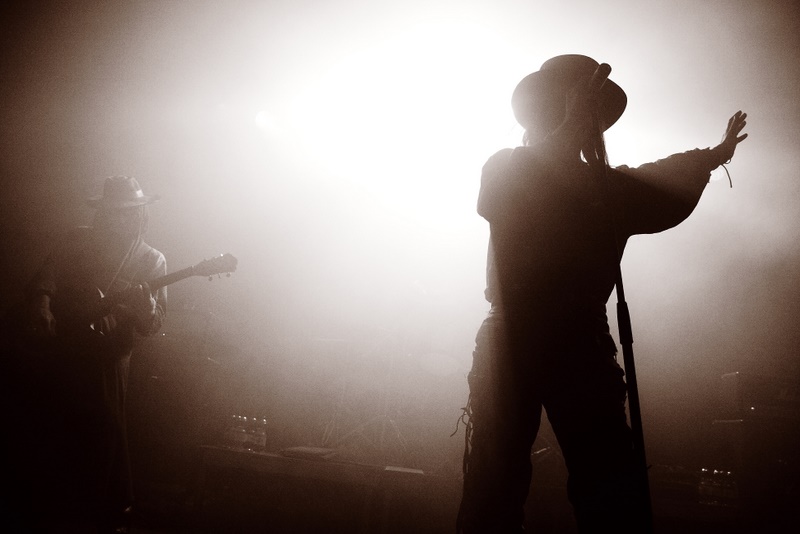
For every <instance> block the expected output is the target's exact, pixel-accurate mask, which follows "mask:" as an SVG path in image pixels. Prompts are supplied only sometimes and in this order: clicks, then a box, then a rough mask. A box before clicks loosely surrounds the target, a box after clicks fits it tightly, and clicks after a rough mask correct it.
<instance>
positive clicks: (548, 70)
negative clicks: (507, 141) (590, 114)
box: [511, 54, 628, 133]
mask: <svg viewBox="0 0 800 534" xmlns="http://www.w3.org/2000/svg"><path fill="white" fill-rule="evenodd" d="M598 66H599V63H597V61H595V60H594V59H592V58H590V57H587V56H582V55H579V54H566V55H563V56H556V57H554V58H550V59H548V60H547V61H545V62H544V64H543V65H542V66H541V68H540V69H539V70H538V71H536V72H534V73H533V74H529V75H527V76H525V77H524V78H523V79H522V81H520V82H519V84H518V85H517V87H516V89H514V93H513V95H512V96H511V108H512V109H513V111H514V118H516V119H517V122H518V123H520V124H521V125H522V126H523V127H524V128H525V129H526V130H538V131H540V132H543V133H549V132H551V131H553V130H554V129H555V128H557V127H558V125H559V124H561V122H562V121H563V120H564V114H565V113H566V108H567V94H568V93H569V91H570V89H572V87H573V86H574V85H575V84H576V83H577V82H579V81H580V80H581V79H582V78H587V77H590V76H591V75H592V74H594V71H595V70H596V69H597V67H598ZM597 100H598V105H599V110H600V118H601V120H602V122H603V127H604V129H608V128H609V127H610V126H611V125H612V124H614V123H615V122H617V119H619V118H620V117H621V116H622V112H623V111H625V106H626V104H627V103H628V97H627V96H626V95H625V91H623V90H622V88H621V87H620V86H619V85H617V84H615V83H614V82H612V81H611V80H606V81H605V83H604V84H603V87H602V88H601V89H600V93H599V95H598V99H597Z"/></svg>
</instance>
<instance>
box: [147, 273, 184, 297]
mask: <svg viewBox="0 0 800 534" xmlns="http://www.w3.org/2000/svg"><path fill="white" fill-rule="evenodd" d="M194 275H195V273H194V267H187V268H185V269H181V270H180V271H175V272H174V273H169V274H167V275H165V276H161V277H159V278H156V279H155V280H150V281H149V282H147V285H149V286H150V291H152V292H156V291H158V290H159V289H161V288H162V287H164V286H168V285H170V284H174V283H175V282H179V281H181V280H183V279H184V278H189V277H190V276H194Z"/></svg>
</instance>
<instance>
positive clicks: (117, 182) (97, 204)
mask: <svg viewBox="0 0 800 534" xmlns="http://www.w3.org/2000/svg"><path fill="white" fill-rule="evenodd" d="M159 198H161V197H159V196H158V195H145V194H144V192H143V191H142V188H141V186H140V185H139V182H138V181H136V178H133V177H131V176H110V177H108V178H106V181H105V183H104V184H103V194H102V195H98V196H94V197H90V198H88V199H86V202H87V203H88V204H89V206H91V207H93V208H111V209H122V208H134V207H136V206H144V205H146V204H152V203H153V202H155V201H157V200H158V199H159Z"/></svg>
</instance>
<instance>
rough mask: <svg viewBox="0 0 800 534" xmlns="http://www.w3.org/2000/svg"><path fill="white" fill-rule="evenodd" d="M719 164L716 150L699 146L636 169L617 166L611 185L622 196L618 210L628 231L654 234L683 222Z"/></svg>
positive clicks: (625, 229) (633, 233) (617, 194)
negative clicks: (699, 147)
mask: <svg viewBox="0 0 800 534" xmlns="http://www.w3.org/2000/svg"><path fill="white" fill-rule="evenodd" d="M719 164H720V161H719V156H718V155H717V154H716V153H715V152H714V151H713V150H711V149H696V150H690V151H688V152H683V153H680V154H674V155H672V156H669V157H667V158H664V159H661V160H658V161H656V162H653V163H646V164H644V165H642V166H640V167H636V168H629V167H626V166H621V167H617V168H616V169H614V172H613V176H614V180H613V181H612V187H613V188H615V189H616V190H617V191H616V192H615V197H617V198H619V199H622V201H621V203H622V206H618V210H619V211H620V212H621V219H622V220H621V224H622V225H623V227H624V231H625V233H626V234H627V235H629V236H630V235H636V234H652V233H657V232H661V231H664V230H667V229H669V228H672V227H674V226H677V225H678V224H680V223H681V222H683V221H684V220H685V219H686V218H687V217H688V216H689V215H690V214H691V213H692V211H694V209H695V207H696V206H697V203H698V202H699V201H700V197H701V195H702V194H703V191H704V190H705V186H706V184H707V183H708V180H709V178H710V176H711V171H712V170H714V169H716V168H717V167H718V166H719Z"/></svg>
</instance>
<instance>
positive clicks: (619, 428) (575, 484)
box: [457, 55, 747, 534]
mask: <svg viewBox="0 0 800 534" xmlns="http://www.w3.org/2000/svg"><path fill="white" fill-rule="evenodd" d="M610 71H611V68H610V67H609V66H608V65H606V64H603V65H599V64H598V63H597V62H596V61H594V60H593V59H591V58H589V57H586V56H582V55H563V56H557V57H554V58H552V59H550V60H548V61H546V62H545V63H544V64H543V65H542V67H541V69H540V70H539V71H537V72H534V73H533V74H530V75H528V76H527V77H525V78H524V79H523V80H522V81H521V82H520V83H519V84H518V86H517V87H516V89H515V90H514V92H513V95H512V99H511V104H512V108H513V111H514V115H515V117H516V119H517V121H518V122H519V123H520V124H521V125H522V126H523V127H524V128H525V134H524V136H523V146H520V147H517V148H515V149H503V150H500V151H499V152H497V153H496V154H494V155H493V156H491V157H490V158H489V160H488V161H487V162H486V164H485V165H484V167H483V171H482V177H481V188H480V194H479V198H478V213H479V214H480V215H481V216H482V217H484V218H485V219H486V220H487V221H488V222H489V224H490V230H491V234H490V244H489V253H488V261H487V289H486V298H487V300H488V301H489V302H490V303H491V308H490V311H489V313H488V315H487V317H486V318H485V320H484V322H483V324H482V325H481V327H480V329H479V330H478V333H477V336H476V346H475V351H474V353H473V363H472V369H471V371H470V373H469V376H468V382H469V391H470V394H469V401H468V403H467V407H466V409H465V420H466V421H467V436H466V437H467V444H466V449H465V452H464V485H463V495H462V502H461V508H460V510H459V516H458V526H457V529H458V532H459V533H463V534H472V533H506V532H523V531H524V526H523V525H524V520H525V518H524V512H523V507H524V504H525V501H526V499H527V495H528V490H529V485H530V481H531V470H532V467H531V461H530V456H531V447H532V445H533V441H534V439H535V438H536V434H537V432H538V430H539V424H540V421H541V410H542V407H544V409H545V410H546V411H547V416H548V419H549V421H550V423H551V426H552V428H553V432H554V434H555V436H556V438H557V440H558V443H559V446H560V448H561V451H562V454H563V457H564V460H565V462H566V467H567V470H568V472H569V479H568V482H567V489H568V497H569V500H570V502H571V504H572V507H573V511H574V514H575V517H576V521H577V524H578V528H579V530H580V532H584V533H585V532H615V533H621V532H626V533H633V532H636V533H639V532H645V531H646V530H647V528H648V527H647V526H646V524H645V523H646V522H647V521H648V518H647V517H645V516H646V513H645V512H644V510H645V508H646V503H644V502H643V501H644V499H645V497H644V493H645V492H644V491H643V489H642V485H641V482H640V478H639V477H637V467H636V466H635V465H634V464H635V462H634V454H633V441H632V436H631V430H630V427H629V426H628V422H627V417H626V412H625V398H626V384H625V379H624V373H623V370H622V368H621V367H620V366H619V365H618V363H617V360H616V354H617V348H616V344H615V342H614V340H613V338H612V337H611V335H610V332H609V326H608V319H607V316H606V302H607V301H608V299H609V297H610V294H611V291H612V290H613V288H614V285H615V281H616V278H617V273H618V269H619V263H620V260H621V257H622V252H623V250H624V248H625V244H626V242H627V240H628V238H629V237H630V236H632V235H635V234H649V233H655V232H661V231H663V230H666V229H668V228H672V227H674V226H676V225H677V224H679V223H680V222H682V221H683V220H684V219H686V218H687V217H688V216H689V214H691V213H692V211H693V210H694V208H695V206H696V205H697V203H698V201H699V199H700V196H701V195H702V193H703V190H704V189H705V186H706V184H707V183H708V181H709V178H710V173H711V171H712V170H714V169H716V168H717V167H718V166H720V165H721V164H724V163H726V162H728V161H730V159H731V158H732V156H733V154H734V151H735V150H736V146H737V145H738V144H739V143H740V142H741V141H742V140H744V139H745V138H746V137H747V134H742V135H740V134H741V132H742V130H743V128H744V126H745V119H746V116H747V115H746V114H744V113H742V112H737V113H736V114H735V115H733V117H731V119H730V121H729V122H728V126H727V129H726V131H725V134H724V137H723V140H722V142H721V143H720V144H719V145H717V146H716V147H714V148H708V149H696V150H690V151H688V152H684V153H681V154H675V155H672V156H669V157H667V158H666V159H662V160H659V161H656V162H655V163H648V164H645V165H642V166H640V167H638V168H629V167H625V166H622V167H616V168H613V169H612V168H610V167H609V166H608V160H607V158H606V154H605V145H604V141H603V132H604V131H605V130H606V129H608V128H609V127H610V126H611V125H613V124H614V123H615V122H616V121H617V119H619V118H620V116H621V115H622V113H623V111H624V110H625V106H626V103H627V97H626V95H625V92H624V91H623V90H622V89H621V88H620V87H619V86H618V85H617V84H615V83H614V82H612V81H611V80H608V79H607V76H608V74H609V73H610Z"/></svg>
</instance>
